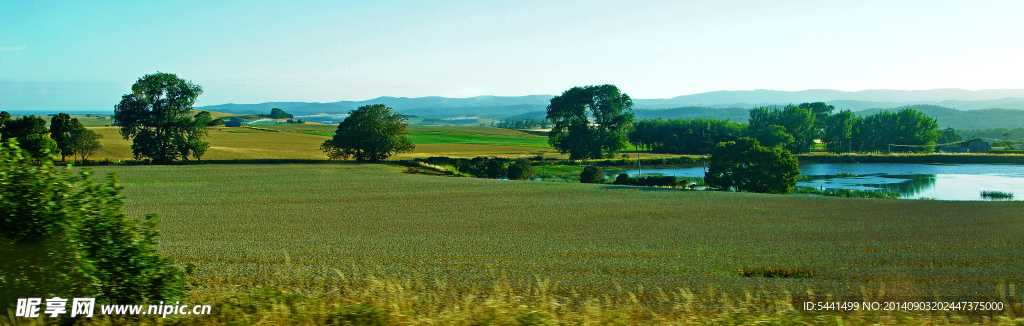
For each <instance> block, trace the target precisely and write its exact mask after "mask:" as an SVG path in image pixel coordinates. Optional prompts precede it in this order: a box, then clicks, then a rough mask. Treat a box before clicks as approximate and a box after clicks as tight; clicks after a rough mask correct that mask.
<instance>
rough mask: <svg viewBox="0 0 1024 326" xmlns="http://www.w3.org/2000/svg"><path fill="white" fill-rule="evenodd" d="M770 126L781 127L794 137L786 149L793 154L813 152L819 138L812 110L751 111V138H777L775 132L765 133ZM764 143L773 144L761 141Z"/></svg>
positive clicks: (789, 108)
mask: <svg viewBox="0 0 1024 326" xmlns="http://www.w3.org/2000/svg"><path fill="white" fill-rule="evenodd" d="M770 126H780V127H782V128H784V129H785V132H786V133H787V134H789V135H790V136H792V137H793V141H792V142H791V143H789V144H787V145H786V146H785V148H786V149H787V150H789V151H791V152H793V153H807V152H809V151H811V146H812V145H814V140H815V139H817V138H818V132H817V130H816V129H815V116H814V114H813V113H811V111H810V110H808V109H805V108H802V107H799V106H794V105H792V104H790V105H787V106H786V107H785V108H782V109H770V108H765V107H758V108H754V109H751V110H750V123H749V125H748V126H747V134H748V135H750V136H751V137H755V138H756V137H757V136H768V137H773V138H774V137H776V136H777V135H776V133H775V132H773V131H767V132H766V131H764V129H769V128H770ZM758 140H761V141H762V142H772V141H771V140H769V139H760V138H758Z"/></svg>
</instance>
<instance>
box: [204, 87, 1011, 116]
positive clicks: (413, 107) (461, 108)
mask: <svg viewBox="0 0 1024 326" xmlns="http://www.w3.org/2000/svg"><path fill="white" fill-rule="evenodd" d="M552 97H553V96H552V95H527V96H490V95H486V96H476V97H469V98H447V97H438V96H430V97H415V98H407V97H378V98H374V99H371V100H365V101H339V102H331V103H318V102H267V103H259V104H221V105H211V106H204V107H197V108H196V109H198V110H209V111H219V112H229V113H250V114H251V113H267V112H270V109H271V108H280V109H282V110H285V111H287V112H289V113H291V114H294V115H296V116H302V115H313V114H318V113H327V114H341V113H347V112H348V111H350V110H354V109H356V108H358V107H360V106H363V105H368V104H384V105H387V106H389V107H392V108H394V109H395V111H396V112H400V113H403V114H407V115H417V116H424V117H438V118H446V117H460V116H478V117H486V118H495V119H501V118H506V117H510V116H516V115H522V114H529V113H535V112H536V111H543V110H544V108H545V107H547V105H548V103H549V101H550V100H551V98H552ZM803 102H826V103H828V104H831V105H835V106H836V107H837V108H840V109H850V110H853V111H861V110H869V109H883V108H894V107H902V106H909V105H936V106H943V107H948V108H953V109H957V110H980V109H991V108H1001V109H1018V110H1024V89H988V90H978V91H969V90H963V89H933V90H916V91H903V90H885V89H878V90H864V91H858V92H846V91H838V90H830V89H812V90H804V91H775V90H751V91H714V92H707V93H700V94H693V95H684V96H677V97H674V98H670V99H633V103H634V108H635V109H637V110H659V109H675V108H685V107H699V108H711V109H721V108H739V109H749V108H751V107H756V106H773V105H786V104H790V103H793V104H797V103H803Z"/></svg>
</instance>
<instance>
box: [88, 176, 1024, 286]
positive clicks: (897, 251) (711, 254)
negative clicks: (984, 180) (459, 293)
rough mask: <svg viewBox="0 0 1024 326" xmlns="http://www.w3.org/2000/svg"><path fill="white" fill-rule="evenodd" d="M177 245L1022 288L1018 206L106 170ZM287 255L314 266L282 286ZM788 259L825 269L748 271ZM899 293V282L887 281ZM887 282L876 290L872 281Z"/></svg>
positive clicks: (785, 282) (613, 279)
mask: <svg viewBox="0 0 1024 326" xmlns="http://www.w3.org/2000/svg"><path fill="white" fill-rule="evenodd" d="M96 170H97V171H98V172H107V171H116V172H117V173H118V174H119V175H120V176H121V180H122V181H123V183H124V184H125V186H126V188H125V194H126V196H127V197H128V211H129V213H130V214H131V215H132V216H142V215H143V214H145V213H158V214H159V215H160V216H161V217H162V227H163V230H164V235H163V239H162V241H161V246H162V250H163V251H164V252H165V253H167V254H168V255H170V256H171V257H174V258H175V259H178V260H179V261H183V262H192V263H196V264H198V265H199V266H200V271H201V274H202V276H203V277H205V278H208V279H217V280H220V281H218V282H224V283H226V284H239V285H246V284H248V285H255V284H281V283H288V282H296V283H301V282H303V280H302V279H301V278H316V277H320V276H323V275H328V274H333V273H335V272H337V271H342V272H345V271H349V270H351V269H353V268H371V269H375V270H379V271H380V273H381V274H383V275H393V276H396V277H401V276H403V275H410V274H415V273H418V274H421V275H422V276H423V277H424V278H426V279H440V280H444V281H445V282H448V283H450V284H452V286H461V287H467V288H472V287H479V286H483V285H486V284H492V283H493V281H494V280H495V279H497V278H508V279H510V280H511V282H512V283H514V284H533V283H535V282H536V279H537V278H542V279H548V280H551V281H552V282H557V283H558V284H561V286H562V288H565V289H568V288H573V289H577V290H578V291H583V292H586V291H599V292H600V291H608V290H609V289H614V288H615V287H616V286H625V287H629V288H636V287H637V286H642V287H645V288H648V289H652V288H661V289H678V288H693V289H702V288H713V289H718V290H722V291H742V290H743V289H756V288H761V289H777V290H776V291H778V290H782V289H785V290H789V291H793V292H794V293H802V292H805V291H806V290H807V289H814V290H815V291H819V292H825V293H833V294H837V295H840V296H855V297H857V298H860V297H861V295H862V292H861V287H864V288H866V289H871V291H883V292H884V293H888V295H890V296H903V297H932V296H934V295H940V296H958V297H965V296H970V297H979V298H980V297H988V298H990V297H993V296H995V295H996V293H995V289H996V287H997V286H999V285H1000V284H1004V285H1005V284H1006V283H1007V282H1009V283H1010V284H1019V283H1021V282H1022V281H1024V274H1022V273H1021V272H1020V271H1022V270H1024V233H1022V232H1020V230H1022V229H1024V217H1022V214H1020V212H1022V211H1024V206H1022V203H1020V202H941V201H896V200H856V199H836V198H813V197H801V196H774V195H758V194H737V193H714V192H690V191H678V190H662V189H651V188H631V187H617V186H601V185H584V184H569V183H548V182H515V181H501V180H488V179H471V178H445V177H434V176H423V175H407V174H402V173H398V169H397V168H393V167H388V166H380V165H357V164H327V165H321V164H318V165H285V164H282V165H198V166H128V167H99V168H96ZM286 266H302V268H305V269H307V270H310V271H311V272H309V273H303V274H299V275H297V276H294V278H298V279H294V278H286V279H278V278H279V275H276V274H275V273H277V271H279V270H281V269H282V268H285V267H286ZM765 268H779V269H789V270H797V271H803V272H806V273H807V274H808V275H810V277H800V278H766V277H741V276H740V274H739V273H738V271H739V270H750V269H765ZM883 289H884V290H883ZM873 293H874V292H873Z"/></svg>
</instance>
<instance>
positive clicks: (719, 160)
mask: <svg viewBox="0 0 1024 326" xmlns="http://www.w3.org/2000/svg"><path fill="white" fill-rule="evenodd" d="M798 176H800V167H799V163H798V162H797V159H796V157H794V156H793V155H792V154H790V152H789V151H787V150H785V149H783V148H779V147H774V148H769V147H764V146H761V144H759V143H758V142H757V140H756V139H753V138H740V139H738V140H736V141H734V142H724V143H721V144H718V146H715V150H714V151H713V152H712V153H711V162H710V164H709V166H708V173H707V175H706V176H705V177H704V183H705V184H707V186H708V187H710V188H713V189H720V190H727V189H735V190H738V191H748V192H763V193H772V194H788V193H792V192H793V189H795V187H796V179H797V177H798Z"/></svg>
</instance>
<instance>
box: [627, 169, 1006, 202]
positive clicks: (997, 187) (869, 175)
mask: <svg viewBox="0 0 1024 326" xmlns="http://www.w3.org/2000/svg"><path fill="white" fill-rule="evenodd" d="M800 171H801V176H803V177H804V178H802V179H801V181H800V182H799V183H797V185H798V186H806V187H815V188H821V189H838V188H846V189H856V190H887V191H892V192H898V193H900V194H901V195H902V196H901V197H902V198H907V199H920V198H934V199H939V200H984V198H982V197H981V192H982V191H1001V192H1008V193H1013V194H1014V199H1015V200H1021V199H1024V165H1003V164H949V165H937V164H936V165H933V164H898V163H870V164H868V163H865V164H857V163H816V164H801V165H800ZM623 172H625V173H627V174H629V175H630V176H634V177H635V176H636V175H637V170H635V169H634V170H628V171H615V172H613V173H612V174H611V176H612V177H614V176H615V175H616V174H618V173H623ZM643 174H644V176H648V175H671V176H677V177H698V178H702V177H704V168H703V167H695V168H678V169H644V170H643Z"/></svg>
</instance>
